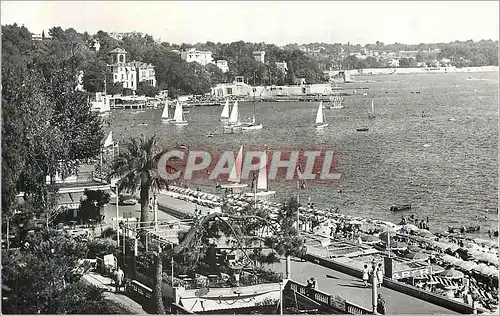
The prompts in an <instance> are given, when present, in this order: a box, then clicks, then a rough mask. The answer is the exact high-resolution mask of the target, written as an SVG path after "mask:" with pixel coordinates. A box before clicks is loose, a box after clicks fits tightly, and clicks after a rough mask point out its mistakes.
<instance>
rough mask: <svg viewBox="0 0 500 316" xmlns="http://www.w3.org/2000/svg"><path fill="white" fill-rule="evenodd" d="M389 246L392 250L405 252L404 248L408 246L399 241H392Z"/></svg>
mask: <svg viewBox="0 0 500 316" xmlns="http://www.w3.org/2000/svg"><path fill="white" fill-rule="evenodd" d="M390 245H391V246H390V247H391V249H392V250H405V249H406V248H408V245H407V244H406V243H404V242H399V241H392V242H391V243H390Z"/></svg>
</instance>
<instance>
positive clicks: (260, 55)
mask: <svg viewBox="0 0 500 316" xmlns="http://www.w3.org/2000/svg"><path fill="white" fill-rule="evenodd" d="M252 55H253V58H254V59H255V60H256V61H258V62H261V63H265V56H266V52H265V51H263V50H257V51H254V52H253V54H252Z"/></svg>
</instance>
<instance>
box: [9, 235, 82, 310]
mask: <svg viewBox="0 0 500 316" xmlns="http://www.w3.org/2000/svg"><path fill="white" fill-rule="evenodd" d="M86 251H87V249H86V246H85V244H82V243H79V242H76V241H75V240H73V239H72V238H70V237H69V236H67V235H65V234H64V233H61V232H58V231H54V230H42V231H38V232H35V233H34V234H30V235H28V236H27V238H26V240H25V242H24V245H23V247H22V248H21V249H20V250H19V251H15V252H5V253H3V255H2V285H3V286H6V287H7V288H8V289H9V295H8V299H6V300H4V302H3V304H2V308H3V312H4V313H15V314H36V313H44V314H51V313H53V312H54V311H55V310H54V308H55V306H54V304H55V302H54V301H53V298H54V297H57V296H58V295H59V294H61V292H63V291H64V289H65V284H66V283H70V282H72V281H74V280H73V269H74V268H75V267H77V264H78V259H80V258H83V257H84V255H85V253H86Z"/></svg>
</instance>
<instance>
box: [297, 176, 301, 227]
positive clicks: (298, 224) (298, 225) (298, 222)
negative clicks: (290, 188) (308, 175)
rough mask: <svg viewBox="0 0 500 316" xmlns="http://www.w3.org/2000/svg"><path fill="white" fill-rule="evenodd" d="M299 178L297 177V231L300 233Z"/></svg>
mask: <svg viewBox="0 0 500 316" xmlns="http://www.w3.org/2000/svg"><path fill="white" fill-rule="evenodd" d="M299 195H300V180H299V179H297V233H300V221H299V217H300V216H299V207H300V198H299Z"/></svg>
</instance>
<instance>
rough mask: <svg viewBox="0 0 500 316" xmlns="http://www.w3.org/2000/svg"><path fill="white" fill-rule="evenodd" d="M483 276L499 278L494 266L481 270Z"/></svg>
mask: <svg viewBox="0 0 500 316" xmlns="http://www.w3.org/2000/svg"><path fill="white" fill-rule="evenodd" d="M481 274H483V275H485V276H497V277H498V269H497V268H495V267H492V266H487V267H486V268H483V269H482V270H481Z"/></svg>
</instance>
